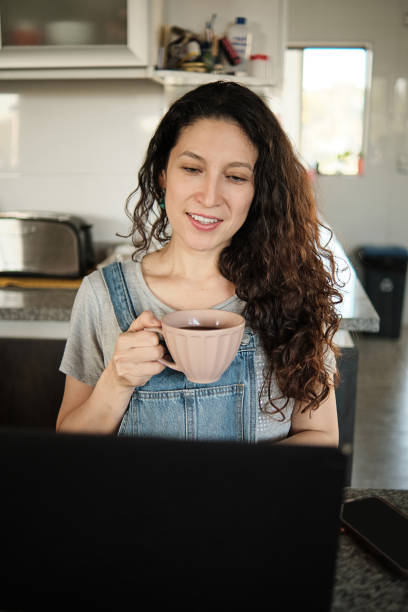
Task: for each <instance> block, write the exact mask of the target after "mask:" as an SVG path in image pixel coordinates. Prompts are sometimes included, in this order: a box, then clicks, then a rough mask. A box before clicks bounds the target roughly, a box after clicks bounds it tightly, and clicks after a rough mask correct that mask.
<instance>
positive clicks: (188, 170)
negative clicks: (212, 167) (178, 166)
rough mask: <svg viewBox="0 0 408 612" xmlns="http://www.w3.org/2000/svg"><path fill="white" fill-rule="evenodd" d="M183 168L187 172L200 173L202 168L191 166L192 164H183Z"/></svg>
mask: <svg viewBox="0 0 408 612" xmlns="http://www.w3.org/2000/svg"><path fill="white" fill-rule="evenodd" d="M183 170H185V171H186V172H187V174H198V173H199V172H200V168H191V167H190V166H183Z"/></svg>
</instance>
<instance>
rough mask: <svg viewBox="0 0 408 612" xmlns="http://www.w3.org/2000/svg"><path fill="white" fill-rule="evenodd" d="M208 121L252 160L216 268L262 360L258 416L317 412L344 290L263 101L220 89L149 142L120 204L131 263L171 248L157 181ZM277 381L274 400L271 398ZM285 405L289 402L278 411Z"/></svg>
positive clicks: (298, 168)
mask: <svg viewBox="0 0 408 612" xmlns="http://www.w3.org/2000/svg"><path fill="white" fill-rule="evenodd" d="M206 118H215V119H225V120H227V121H233V122H234V123H236V124H237V125H239V126H240V127H241V128H242V129H243V130H244V132H245V133H246V134H247V136H248V137H249V139H250V140H251V142H252V143H253V144H254V145H255V147H256V148H257V151H258V158H257V161H256V164H255V169H254V187H255V195H254V199H253V201H252V204H251V207H250V210H249V213H248V216H247V219H246V221H245V223H244V224H243V226H242V227H241V228H240V229H239V230H238V232H237V233H236V234H235V235H234V236H233V238H232V240H231V243H230V244H229V246H227V247H226V248H224V250H223V251H222V252H221V254H220V257H219V262H218V265H219V270H220V272H221V273H222V275H223V276H224V277H225V278H226V279H228V280H229V281H231V282H232V283H233V284H234V286H235V290H236V294H237V296H238V297H239V298H241V299H242V300H244V301H245V302H246V306H245V310H244V313H243V314H244V316H245V317H246V319H247V321H248V324H249V325H250V327H251V328H252V329H253V330H254V331H255V332H257V333H258V335H259V337H260V340H261V343H262V347H263V349H264V351H265V356H266V366H265V371H264V373H263V375H264V389H266V390H267V396H268V402H267V403H266V407H265V406H264V407H262V406H261V407H262V408H263V409H264V410H268V409H269V410H270V407H272V408H273V412H278V413H281V414H282V417H283V410H284V408H285V406H286V405H287V403H288V402H289V400H290V399H294V400H295V401H296V402H299V403H300V402H301V403H302V404H303V407H302V412H304V411H306V410H307V409H310V410H314V409H316V408H317V407H318V406H319V404H320V403H321V402H322V401H324V400H325V398H326V397H327V396H328V394H329V391H330V387H331V386H333V384H334V385H336V384H337V382H338V371H337V370H336V371H335V372H334V373H333V371H330V368H328V367H327V366H326V365H325V353H326V351H328V350H330V349H331V350H332V351H333V352H334V354H335V355H336V356H337V355H338V354H339V351H338V348H337V347H336V346H335V345H334V343H333V336H334V334H335V332H336V331H337V329H338V327H339V323H340V316H339V314H338V313H337V312H336V304H338V303H339V302H341V301H342V296H341V294H340V292H339V290H338V287H340V284H339V282H338V281H337V280H336V264H335V260H334V257H333V254H332V252H331V251H330V250H329V249H327V248H326V247H325V245H323V244H322V243H321V238H320V227H325V226H323V224H322V223H321V222H320V221H319V219H318V214H317V209H316V204H315V198H314V194H313V190H312V187H311V183H310V180H309V177H308V174H307V171H306V169H305V168H304V166H303V165H302V163H301V162H300V161H299V159H298V158H297V156H296V154H295V152H294V150H293V147H292V145H291V143H290V141H289V139H288V137H287V135H286V134H285V132H284V131H283V129H282V127H281V126H280V123H279V121H278V119H277V118H276V117H275V115H274V114H273V113H272V111H271V110H270V108H269V107H268V106H267V105H266V103H265V102H264V101H263V100H262V98H261V97H259V96H258V95H256V94H255V93H254V92H252V91H251V90H250V89H248V88H247V87H244V86H242V85H239V84H237V83H233V82H223V81H218V82H215V83H210V84H207V85H202V86H200V87H198V88H196V89H194V90H192V91H190V92H188V93H187V94H185V95H184V96H183V97H181V98H180V99H178V100H177V101H176V102H174V103H173V105H172V106H171V107H170V109H169V110H168V112H167V113H166V115H165V116H164V117H163V118H162V120H161V122H160V124H159V126H158V128H157V130H156V132H155V134H154V136H153V137H152V139H151V141H150V144H149V146H148V150H147V153H146V158H145V161H144V163H143V165H142V167H141V169H140V172H139V185H138V187H137V188H136V189H135V190H134V191H133V192H132V193H131V194H130V195H129V197H128V199H127V201H126V210H127V213H128V215H129V217H130V218H131V220H132V230H131V232H130V234H129V236H132V240H133V244H134V246H135V248H136V251H135V253H134V255H133V258H134V259H136V257H137V256H138V254H139V253H141V252H146V251H147V250H148V249H149V248H150V246H151V243H152V239H155V240H157V241H158V242H159V243H160V244H164V243H166V242H167V241H168V240H169V239H170V234H169V233H168V232H167V229H168V219H167V216H166V213H165V210H161V209H160V208H159V207H158V206H157V203H158V202H159V201H160V200H161V198H162V197H163V191H162V188H161V187H160V176H161V174H162V171H163V170H165V169H166V167H167V162H168V158H169V154H170V151H171V149H172V148H173V147H174V146H175V144H176V142H177V140H178V137H179V135H180V132H181V130H182V129H183V128H185V127H187V126H189V125H192V124H193V123H195V122H196V121H198V120H200V119H206ZM139 190H140V197H139V199H138V201H137V203H136V206H135V208H134V210H133V213H131V212H130V204H131V200H132V198H133V196H134V195H135V194H136V192H138V191H139ZM152 212H153V213H156V216H155V218H154V219H153V217H152ZM153 216H154V215H153ZM326 229H328V228H326ZM329 231H330V230H329ZM332 377H333V378H332ZM274 379H275V380H276V383H277V386H278V388H279V391H280V394H281V395H280V396H279V397H272V395H271V389H272V381H273V380H274ZM282 399H283V400H286V401H284V402H283V404H282V403H281V402H279V405H277V403H276V402H277V400H282Z"/></svg>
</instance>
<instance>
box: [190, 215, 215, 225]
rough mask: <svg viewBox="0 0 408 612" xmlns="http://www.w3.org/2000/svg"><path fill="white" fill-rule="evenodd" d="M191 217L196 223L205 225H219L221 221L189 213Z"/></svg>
mask: <svg viewBox="0 0 408 612" xmlns="http://www.w3.org/2000/svg"><path fill="white" fill-rule="evenodd" d="M189 214H190V217H193V219H194V220H195V221H198V222H199V223H204V224H205V225H206V224H210V223H218V222H219V219H208V218H207V217H201V216H200V215H193V214H192V213H189Z"/></svg>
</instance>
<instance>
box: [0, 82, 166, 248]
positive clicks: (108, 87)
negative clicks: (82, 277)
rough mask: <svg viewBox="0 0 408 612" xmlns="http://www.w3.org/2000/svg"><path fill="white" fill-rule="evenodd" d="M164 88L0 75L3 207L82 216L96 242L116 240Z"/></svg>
mask: <svg viewBox="0 0 408 612" xmlns="http://www.w3.org/2000/svg"><path fill="white" fill-rule="evenodd" d="M162 91H163V90H162V88H161V87H160V86H159V85H157V84H155V83H153V82H151V81H145V80H142V81H134V82H132V81H129V80H109V81H102V80H101V81H91V82H89V83H87V82H85V81H82V80H74V81H69V80H67V81H62V80H61V81H57V80H54V81H1V82H0V184H1V190H0V211H4V210H15V209H21V210H28V209H32V210H46V211H53V210H56V211H60V212H61V211H64V212H69V213H71V214H77V215H81V216H83V217H84V218H85V219H86V220H87V221H88V222H89V223H92V225H93V237H94V240H95V241H96V242H102V243H103V242H116V241H119V239H118V238H116V236H115V233H116V232H120V233H123V232H126V231H127V230H128V227H129V222H128V220H127V217H126V215H125V213H124V204H125V200H126V197H127V196H128V194H129V193H130V192H131V191H132V190H133V189H134V187H135V186H136V184H137V172H138V169H139V167H140V165H141V163H142V160H143V157H144V154H145V150H146V147H147V144H148V142H149V140H150V137H151V135H152V133H153V131H154V129H155V127H156V125H157V123H158V121H159V120H160V117H161V115H162V112H163V103H164V99H163V95H162ZM122 242H123V239H122Z"/></svg>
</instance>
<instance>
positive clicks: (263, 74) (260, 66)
mask: <svg viewBox="0 0 408 612" xmlns="http://www.w3.org/2000/svg"><path fill="white" fill-rule="evenodd" d="M249 59H250V62H249V75H250V76H252V77H255V78H257V79H262V80H265V81H267V80H268V74H269V55H265V54H263V53H255V54H254V55H251V57H250V58H249Z"/></svg>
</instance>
